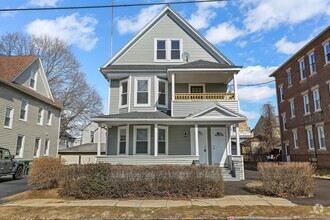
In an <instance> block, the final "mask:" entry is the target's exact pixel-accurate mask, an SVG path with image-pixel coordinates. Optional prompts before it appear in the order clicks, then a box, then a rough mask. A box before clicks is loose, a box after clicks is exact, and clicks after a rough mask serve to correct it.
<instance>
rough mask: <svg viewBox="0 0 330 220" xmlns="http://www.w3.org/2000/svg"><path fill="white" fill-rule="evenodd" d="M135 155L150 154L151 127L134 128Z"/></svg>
mask: <svg viewBox="0 0 330 220" xmlns="http://www.w3.org/2000/svg"><path fill="white" fill-rule="evenodd" d="M134 154H150V127H149V126H135V127H134Z"/></svg>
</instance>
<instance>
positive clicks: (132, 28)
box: [117, 5, 163, 35]
mask: <svg viewBox="0 0 330 220" xmlns="http://www.w3.org/2000/svg"><path fill="white" fill-rule="evenodd" d="M162 8H163V6H162V5H153V6H150V7H148V8H143V9H141V10H140V11H139V13H138V14H137V15H135V16H132V17H126V18H117V28H118V32H119V33H120V34H122V35H123V34H132V33H136V32H138V31H140V30H141V29H142V28H143V26H145V25H146V24H147V23H148V22H149V21H151V19H153V18H154V17H155V16H156V15H158V14H159V13H160V11H161V9H162Z"/></svg>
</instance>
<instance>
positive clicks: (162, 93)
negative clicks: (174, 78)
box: [158, 79, 168, 107]
mask: <svg viewBox="0 0 330 220" xmlns="http://www.w3.org/2000/svg"><path fill="white" fill-rule="evenodd" d="M167 90H168V84H167V81H165V80H161V79H159V80H158V106H161V107H167Z"/></svg>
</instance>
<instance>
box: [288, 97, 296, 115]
mask: <svg viewBox="0 0 330 220" xmlns="http://www.w3.org/2000/svg"><path fill="white" fill-rule="evenodd" d="M289 104H290V112H291V118H295V117H296V112H295V106H294V99H291V100H289Z"/></svg>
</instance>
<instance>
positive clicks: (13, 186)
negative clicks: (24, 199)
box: [0, 176, 31, 204]
mask: <svg viewBox="0 0 330 220" xmlns="http://www.w3.org/2000/svg"><path fill="white" fill-rule="evenodd" d="M29 189H31V187H30V186H28V184H27V178H26V177H24V178H23V179H20V180H13V178H12V177H11V176H3V177H0V204H1V203H4V202H5V201H4V200H2V199H3V198H5V197H8V196H11V195H15V194H17V193H21V192H24V191H26V190H29Z"/></svg>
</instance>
